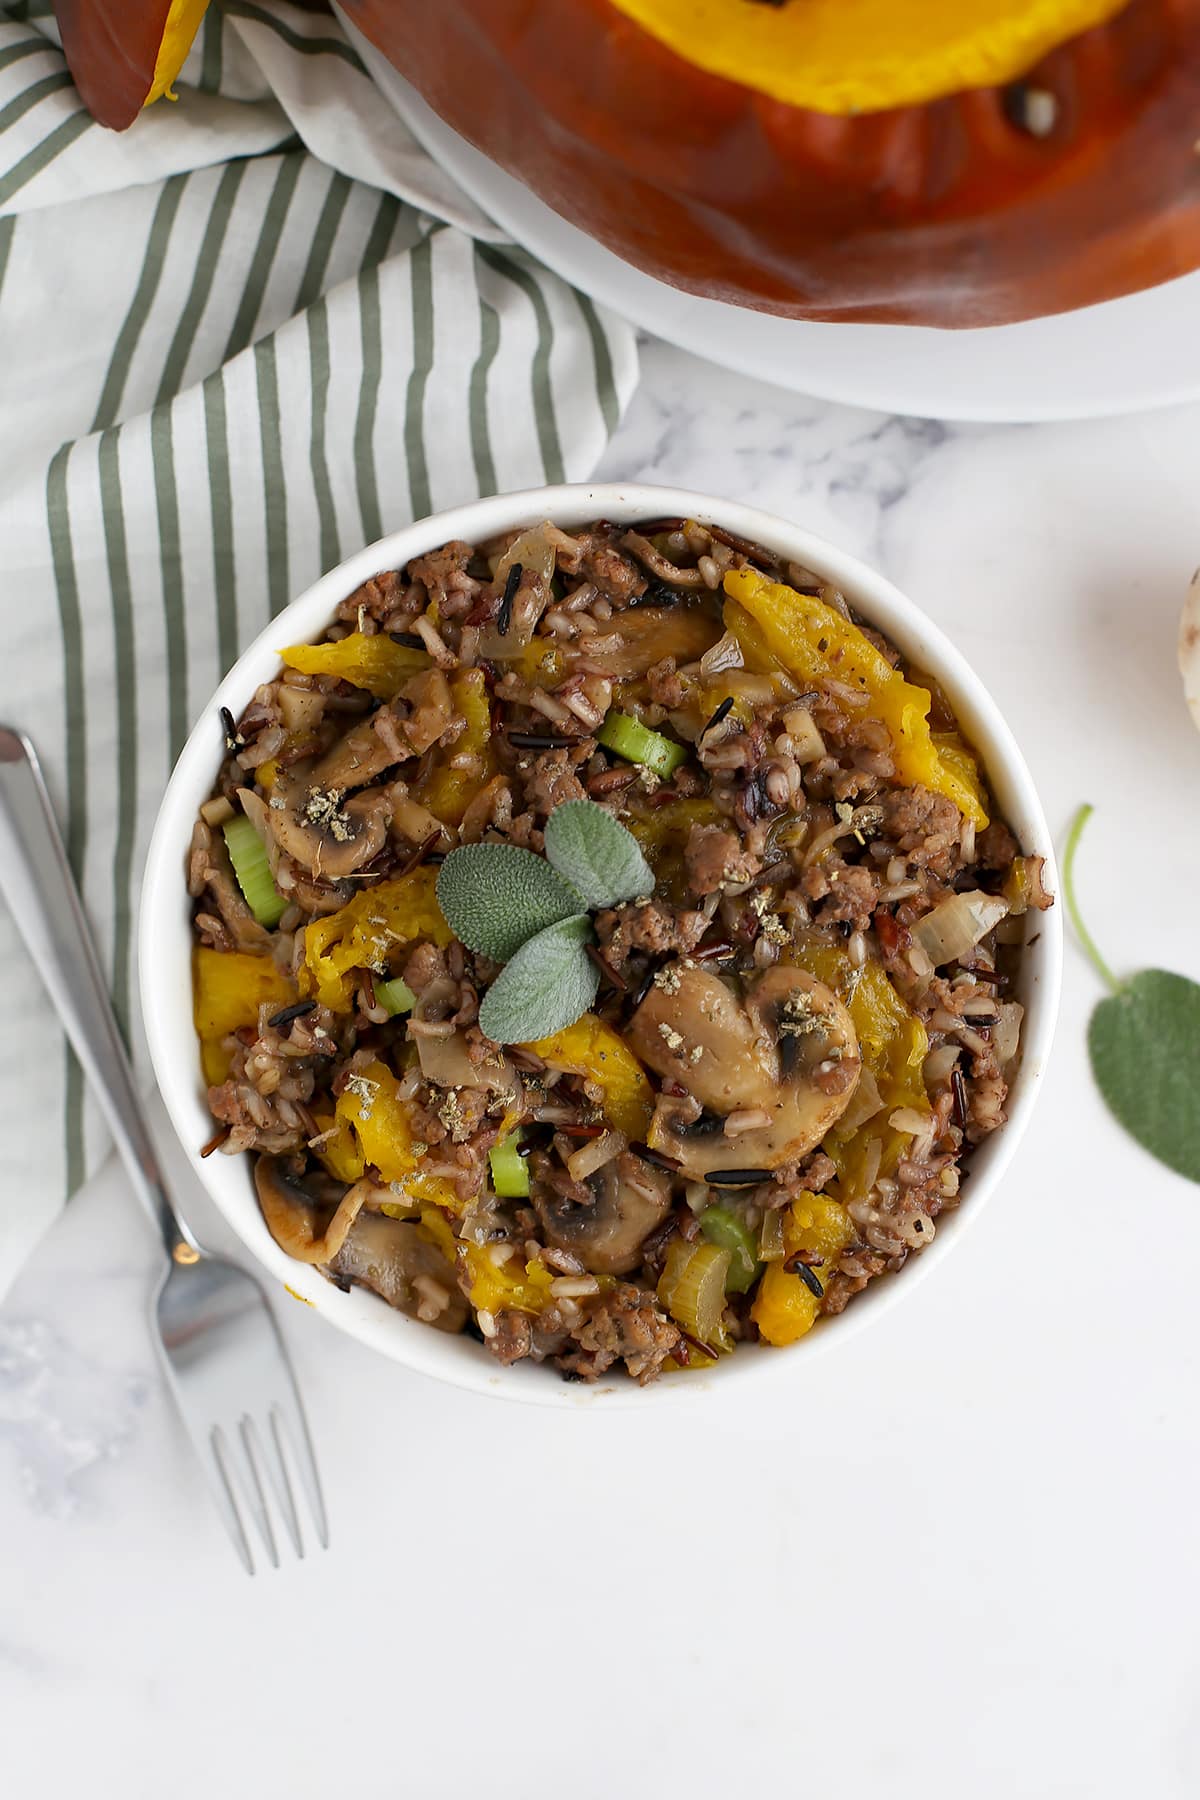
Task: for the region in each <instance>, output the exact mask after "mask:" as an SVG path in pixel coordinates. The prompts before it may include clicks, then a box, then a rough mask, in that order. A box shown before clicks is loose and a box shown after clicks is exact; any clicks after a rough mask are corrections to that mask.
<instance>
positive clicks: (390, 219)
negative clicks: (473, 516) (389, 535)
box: [354, 194, 400, 544]
mask: <svg viewBox="0 0 1200 1800" xmlns="http://www.w3.org/2000/svg"><path fill="white" fill-rule="evenodd" d="M399 214H400V202H399V201H398V200H396V199H395V198H394V197H393V196H392V195H391V194H385V195H384V196H383V198H382V200H381V201H380V202H379V208H378V210H377V212H376V214H375V221H374V223H373V225H372V226H371V230H370V234H369V236H368V238H367V247H366V249H365V250H364V252H363V269H362V282H361V288H360V294H361V301H360V305H361V326H360V338H361V342H362V384H361V386H360V388H359V392H358V413H357V415H356V417H355V420H354V479H355V484H356V486H357V489H358V510H359V512H360V513H361V515H362V527H363V542H364V543H366V544H373V543H374V542H375V540H376V538H380V537H382V536H383V515H382V513H381V512H380V510H379V482H378V479H377V478H376V474H375V421H376V418H377V415H378V411H379V383H380V381H381V380H382V378H383V326H382V319H381V316H380V307H379V264H380V263H381V262H382V260H383V257H384V255H385V253H386V251H387V247H388V244H389V243H390V242H391V238H392V233H393V231H394V230H395V228H396V220H397V218H398V217H399Z"/></svg>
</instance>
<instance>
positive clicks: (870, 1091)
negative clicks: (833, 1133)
mask: <svg viewBox="0 0 1200 1800" xmlns="http://www.w3.org/2000/svg"><path fill="white" fill-rule="evenodd" d="M882 1106H883V1096H882V1095H881V1094H880V1092H879V1083H878V1082H877V1081H876V1079H875V1077H874V1075H872V1073H871V1071H870V1069H868V1067H867V1065H866V1064H865V1063H864V1064H863V1067H862V1073H861V1074H860V1075H859V1078H858V1086H857V1087H856V1088H855V1090H854V1093H853V1094H852V1095H851V1097H850V1104H849V1106H848V1107H847V1108H846V1110H845V1112H844V1113H843V1114H842V1116H841V1118H840V1119H839V1120H838V1131H839V1132H847V1133H849V1132H851V1131H857V1130H858V1128H859V1126H860V1125H865V1124H866V1122H867V1120H868V1119H873V1118H874V1117H875V1114H876V1113H877V1112H879V1111H880V1110H881V1108H882Z"/></svg>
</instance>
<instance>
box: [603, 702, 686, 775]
mask: <svg viewBox="0 0 1200 1800" xmlns="http://www.w3.org/2000/svg"><path fill="white" fill-rule="evenodd" d="M596 741H597V743H600V744H603V745H604V747H605V749H606V750H611V751H612V752H613V754H614V755H615V756H623V757H624V758H625V761H626V762H635V763H641V764H642V765H643V767H644V768H647V769H650V770H652V771H653V773H654V774H655V775H661V776H662V778H663V780H664V781H668V780H669V779H670V777H671V776H672V775H673V774H674V773H675V771H676V769H677V768H678V767H679V765H680V763H681V762H685V761H686V760H687V751H686V750H685V749H684V747H683V745H682V744H677V743H676V742H675V740H674V739H673V738H668V737H663V735H662V733H661V732H659V731H651V730H650V728H649V726H647V725H643V724H642V723H641V722H640V721H639V720H638V719H633V718H631V717H630V716H629V714H628V713H623V712H610V713H609V714H608V717H607V718H606V719H605V721H604V723H603V725H602V726H601V727H600V729H599V731H598V732H597V733H596Z"/></svg>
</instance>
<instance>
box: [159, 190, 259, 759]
mask: <svg viewBox="0 0 1200 1800" xmlns="http://www.w3.org/2000/svg"><path fill="white" fill-rule="evenodd" d="M245 172H246V164H245V163H244V162H233V163H227V164H226V166H225V168H224V169H223V170H222V173H221V179H220V181H219V182H218V184H217V191H216V193H215V194H214V195H213V202H212V206H211V208H210V210H209V215H208V223H207V225H206V226H205V228H204V236H203V238H202V239H201V241H200V249H199V252H198V254H197V257H196V265H195V268H194V270H193V273H192V282H191V287H190V289H189V291H188V296H187V299H186V300H185V301H184V303H183V306H182V307H181V309H180V313H179V323H178V325H177V326H176V328H175V335H174V337H173V338H172V339H171V343H170V347H169V348H168V350H167V354H166V358H165V360H164V363H163V373H162V379H161V381H160V382H159V384H158V397H157V402H156V404H155V407H154V411H153V412H152V413H151V415H150V455H151V459H152V462H153V465H154V494H155V503H156V506H157V508H158V540H159V558H160V562H161V565H162V584H163V610H164V614H165V627H166V644H167V743H166V746H165V748H166V752H167V768H168V770H170V768H171V766H172V765H173V763H174V761H175V758H176V757H177V756H178V755H179V752H180V750H181V749H182V748H183V743H184V739H185V738H186V737H187V728H188V668H187V620H186V617H185V612H184V608H185V604H186V600H185V593H184V575H183V551H182V547H181V544H180V537H179V494H178V490H177V486H176V477H175V445H174V438H173V423H172V418H171V407H170V402H171V399H172V398H173V396H174V395H175V394H176V393H178V391H179V389H180V387H181V386H182V383H183V376H184V371H185V369H186V368H187V362H188V357H189V356H190V354H191V350H192V346H193V344H194V343H195V339H196V332H197V330H198V328H199V325H200V320H201V318H202V317H203V314H204V309H205V307H206V306H207V304H208V301H209V297H210V295H211V293H212V288H213V281H214V279H215V277H216V272H217V266H218V264H219V262H220V260H221V250H222V247H223V246H224V243H225V237H226V233H227V231H228V229H229V220H230V217H231V215H232V213H233V208H234V203H235V202H236V200H237V196H238V190H239V189H240V187H241V185H242V179H243V177H244V175H245Z"/></svg>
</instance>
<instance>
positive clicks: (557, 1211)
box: [531, 1151, 671, 1275]
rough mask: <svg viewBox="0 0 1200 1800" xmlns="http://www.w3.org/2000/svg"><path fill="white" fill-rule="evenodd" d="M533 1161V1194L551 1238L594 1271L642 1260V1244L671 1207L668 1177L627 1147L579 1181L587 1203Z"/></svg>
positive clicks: (610, 1271) (625, 1268) (622, 1270)
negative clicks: (567, 1192)
mask: <svg viewBox="0 0 1200 1800" xmlns="http://www.w3.org/2000/svg"><path fill="white" fill-rule="evenodd" d="M540 1165H541V1159H538V1160H537V1161H535V1162H534V1170H533V1172H534V1176H535V1182H534V1185H533V1192H532V1196H531V1197H532V1200H533V1204H534V1206H535V1207H536V1209H537V1214H538V1217H539V1219H540V1220H541V1222H542V1233H543V1235H544V1237H545V1239H546V1242H547V1243H549V1244H554V1245H556V1246H557V1248H558V1249H560V1250H570V1251H571V1252H572V1254H573V1255H575V1256H577V1257H578V1258H579V1260H580V1262H581V1263H582V1264H583V1266H584V1268H585V1269H589V1270H590V1271H591V1273H592V1274H593V1275H625V1274H628V1272H629V1270H630V1269H636V1268H637V1266H638V1264H639V1263H640V1262H641V1260H642V1245H643V1244H644V1243H645V1241H646V1239H647V1238H648V1237H649V1235H650V1233H651V1232H652V1231H653V1230H654V1228H655V1226H656V1225H661V1224H662V1222H663V1220H664V1219H665V1218H666V1216H667V1214H668V1213H669V1212H670V1210H671V1184H670V1178H669V1177H668V1176H667V1175H666V1174H664V1172H663V1171H662V1170H661V1169H655V1168H652V1167H651V1166H650V1164H649V1163H646V1162H643V1161H642V1159H641V1158H640V1157H638V1156H634V1155H633V1154H632V1152H630V1151H626V1152H624V1154H622V1155H621V1156H618V1157H617V1158H616V1159H615V1160H614V1161H612V1162H608V1163H606V1164H605V1165H604V1167H603V1168H602V1169H598V1170H597V1171H596V1173H595V1174H594V1175H593V1176H591V1177H590V1179H589V1180H587V1181H586V1182H583V1183H582V1184H581V1186H582V1187H583V1188H585V1189H586V1190H587V1191H588V1193H589V1195H590V1199H589V1200H587V1201H586V1202H584V1203H580V1202H578V1201H575V1200H572V1199H570V1198H568V1197H567V1196H566V1195H565V1194H561V1193H558V1192H557V1191H556V1190H555V1189H553V1188H552V1187H551V1186H550V1185H549V1184H548V1183H547V1182H546V1181H545V1179H543V1178H542V1168H541V1166H540Z"/></svg>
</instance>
